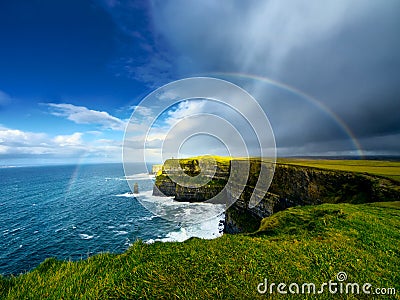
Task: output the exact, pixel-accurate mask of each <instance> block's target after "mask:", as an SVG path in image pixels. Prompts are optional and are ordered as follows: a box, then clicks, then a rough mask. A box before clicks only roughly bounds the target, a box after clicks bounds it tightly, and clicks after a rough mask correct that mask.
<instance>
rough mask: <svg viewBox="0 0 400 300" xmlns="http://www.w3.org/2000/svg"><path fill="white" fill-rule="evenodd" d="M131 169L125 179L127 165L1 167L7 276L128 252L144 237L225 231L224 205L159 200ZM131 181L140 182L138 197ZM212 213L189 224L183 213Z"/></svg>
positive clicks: (1, 265)
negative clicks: (49, 263) (53, 262)
mask: <svg viewBox="0 0 400 300" xmlns="http://www.w3.org/2000/svg"><path fill="white" fill-rule="evenodd" d="M131 169H134V170H136V171H135V172H133V173H132V174H129V175H128V176H125V174H124V170H123V166H122V164H97V165H64V166H35V167H3V168H0V235H1V244H0V274H2V275H9V274H15V275H16V274H20V273H22V272H26V271H29V270H31V269H33V268H35V267H36V266H38V265H39V264H40V263H41V262H43V260H45V259H46V258H48V257H56V258H57V259H63V260H80V259H85V258H87V257H89V256H92V255H94V254H96V253H101V252H111V253H122V252H123V251H125V250H126V249H127V248H128V247H129V246H130V245H131V244H132V243H133V242H134V241H135V240H137V239H140V240H142V241H144V242H146V243H153V242H156V241H161V242H172V241H179V242H182V241H184V240H186V239H188V238H190V237H200V238H206V239H211V238H216V237H218V236H221V234H222V233H221V231H222V223H221V221H222V220H223V218H224V216H223V209H221V207H220V206H219V207H218V206H215V205H210V204H208V205H207V204H196V203H185V202H182V203H181V202H176V201H173V199H172V198H169V197H154V196H152V188H153V181H152V180H149V176H148V174H147V173H146V169H145V168H144V167H141V166H140V165H137V169H135V168H130V170H131ZM127 179H128V180H132V181H134V182H137V183H138V185H139V194H138V195H134V194H132V192H131V191H130V188H129V185H128V183H127ZM145 206H146V207H147V208H149V209H150V210H148V209H147V208H145ZM207 214H208V215H209V216H210V218H208V219H207V218H201V217H200V218H199V220H200V222H194V223H191V222H182V216H186V217H187V216H192V217H190V218H189V219H192V220H193V219H194V220H195V219H196V218H197V216H201V215H202V216H204V215H207ZM160 216H162V217H160Z"/></svg>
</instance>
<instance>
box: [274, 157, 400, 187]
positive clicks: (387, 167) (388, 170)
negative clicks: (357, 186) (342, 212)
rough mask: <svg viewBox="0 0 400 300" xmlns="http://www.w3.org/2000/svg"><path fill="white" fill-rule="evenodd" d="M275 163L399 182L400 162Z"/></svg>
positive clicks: (333, 161) (313, 160)
mask: <svg viewBox="0 0 400 300" xmlns="http://www.w3.org/2000/svg"><path fill="white" fill-rule="evenodd" d="M277 163H283V164H291V165H298V166H306V167H314V168H320V169H329V170H339V171H348V172H357V173H368V174H372V175H378V176H383V177H387V178H391V179H393V180H396V181H399V182H400V162H394V161H380V160H333V159H332V160H327V159H321V160H318V159H294V158H279V159H278V160H277Z"/></svg>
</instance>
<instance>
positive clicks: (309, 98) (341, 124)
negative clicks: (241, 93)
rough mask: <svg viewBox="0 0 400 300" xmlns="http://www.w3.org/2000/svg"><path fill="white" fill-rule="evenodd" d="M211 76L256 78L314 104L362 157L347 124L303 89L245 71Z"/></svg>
mask: <svg viewBox="0 0 400 300" xmlns="http://www.w3.org/2000/svg"><path fill="white" fill-rule="evenodd" d="M209 75H211V76H221V77H237V78H243V79H252V80H257V81H260V82H264V83H267V84H271V85H274V86H276V87H279V88H281V89H283V90H286V91H288V92H290V93H293V94H295V95H297V96H299V97H301V98H302V99H304V100H306V101H307V102H308V103H310V104H312V105H314V106H315V107H317V108H318V109H320V110H321V111H323V112H324V113H325V114H327V115H328V116H330V117H331V118H332V119H333V120H334V121H335V123H336V124H337V125H338V126H339V127H340V128H341V129H342V130H343V132H344V133H345V134H346V135H347V136H348V137H349V139H350V140H351V142H352V144H353V145H354V148H355V149H356V152H357V155H358V156H359V157H360V158H363V157H364V154H363V150H362V148H361V145H360V143H359V142H358V140H357V138H356V137H355V135H354V134H353V132H352V131H351V129H350V128H349V127H348V126H347V124H346V123H345V122H344V121H343V120H342V119H341V118H340V117H339V116H338V115H336V114H335V113H334V112H333V111H332V110H331V109H330V108H329V107H327V106H326V105H325V104H324V103H322V102H321V101H319V100H318V99H316V98H314V97H312V96H310V95H308V94H306V93H304V92H303V91H301V90H299V89H296V88H294V87H292V86H290V85H287V84H285V83H282V82H279V81H276V80H273V79H270V78H268V77H263V76H259V75H254V74H246V73H237V72H213V73H209Z"/></svg>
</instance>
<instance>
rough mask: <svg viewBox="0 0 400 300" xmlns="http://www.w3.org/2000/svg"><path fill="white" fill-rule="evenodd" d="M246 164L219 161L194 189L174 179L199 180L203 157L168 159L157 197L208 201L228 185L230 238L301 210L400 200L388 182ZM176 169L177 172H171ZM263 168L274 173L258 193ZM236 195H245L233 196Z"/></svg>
mask: <svg viewBox="0 0 400 300" xmlns="http://www.w3.org/2000/svg"><path fill="white" fill-rule="evenodd" d="M233 163H235V164H237V165H236V167H235V168H234V170H235V171H234V172H235V174H231V173H230V172H231V164H233ZM247 163H248V162H247V161H244V160H227V159H219V160H218V159H217V160H216V169H215V174H214V175H211V174H208V175H207V174H205V177H206V178H208V183H207V184H206V185H203V186H194V187H190V186H182V185H180V184H179V183H178V184H177V183H175V181H176V180H175V181H174V180H171V179H170V176H171V177H174V176H179V174H182V173H181V172H182V170H183V172H184V173H185V174H187V175H189V176H197V175H198V174H200V171H201V168H200V167H199V166H200V164H201V158H193V159H185V160H175V161H173V160H168V161H166V162H165V164H164V166H163V168H162V171H161V174H159V175H158V176H157V177H156V182H155V186H154V190H153V194H154V195H166V196H174V197H175V200H177V201H205V200H208V199H210V198H212V197H214V196H215V195H217V194H218V193H220V192H221V191H222V190H223V189H224V187H225V186H226V187H227V189H225V190H224V193H221V194H220V197H221V198H223V200H222V201H225V202H224V203H228V202H229V203H232V202H234V204H233V205H231V206H230V207H229V208H228V209H227V211H226V213H225V228H224V231H225V232H227V233H238V232H253V231H255V230H257V229H258V227H259V225H260V221H261V219H263V218H265V217H268V216H270V215H272V214H274V213H276V212H278V211H281V210H284V209H286V208H288V207H293V206H298V205H301V206H302V205H316V204H322V203H353V204H360V203H369V202H382V201H399V200H400V184H399V183H398V182H396V181H394V180H391V179H389V178H384V177H380V176H375V175H371V174H365V173H356V172H348V171H339V170H327V169H319V168H314V167H305V166H299V165H290V164H283V163H276V164H274V165H273V166H272V165H271V164H270V163H268V162H264V161H261V160H259V159H251V160H250V165H249V166H250V167H249V171H248V173H247V172H246V170H247V169H246V168H245V167H243V168H241V167H240V164H247ZM172 165H173V166H175V169H174V168H172V167H171V166H172ZM262 165H263V166H265V167H267V168H271V167H274V168H275V173H274V177H273V179H272V182H271V185H270V188H269V190H268V192H267V193H265V191H262V190H257V189H255V186H256V184H257V180H258V175H259V173H260V168H261V166H262ZM237 166H239V167H237ZM230 174H231V175H234V176H233V181H232V180H231V181H230V182H229V184H228V185H227V182H228V178H229V175H230ZM244 176H245V177H244ZM235 178H236V179H238V178H248V180H247V182H246V185H245V187H244V189H243V191H242V185H241V184H236V182H235ZM175 179H176V177H175ZM238 191H240V192H239V193H238ZM253 193H255V194H256V195H257V197H258V200H259V203H258V204H257V205H256V206H254V207H251V205H249V201H250V197H251V195H252V194H253ZM235 194H236V195H238V194H240V196H239V197H234V196H232V195H235ZM232 197H234V198H232Z"/></svg>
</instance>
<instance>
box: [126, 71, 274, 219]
mask: <svg viewBox="0 0 400 300" xmlns="http://www.w3.org/2000/svg"><path fill="white" fill-rule="evenodd" d="M205 154H210V155H205ZM214 155H219V156H228V157H240V158H248V157H256V158H260V159H261V158H262V159H263V162H265V163H262V164H261V167H260V172H259V176H258V180H257V182H256V185H255V189H254V191H255V192H254V193H253V194H252V195H251V199H250V202H249V206H250V207H253V206H256V205H257V204H258V203H259V202H260V201H261V200H262V199H263V197H264V195H265V194H266V193H267V191H268V188H269V186H270V184H271V181H272V178H273V173H274V166H275V164H274V163H275V159H276V147H275V138H274V134H273V131H272V128H271V125H270V122H269V120H268V118H267V116H266V114H265V112H264V111H263V109H262V108H261V106H260V105H259V103H258V102H257V101H256V99H255V98H253V96H251V95H250V94H249V93H248V92H247V91H245V90H244V89H243V88H241V87H239V86H237V85H235V84H233V83H231V82H228V81H225V80H221V79H216V78H210V77H192V78H186V79H182V80H178V81H174V82H171V83H169V84H166V85H164V86H162V87H160V88H158V89H156V90H154V91H153V92H151V93H150V94H149V95H148V96H146V97H145V98H144V99H143V100H142V101H141V102H140V103H139V104H138V105H136V106H134V107H133V113H132V115H131V118H130V120H129V122H128V125H127V127H126V130H125V136H124V141H123V164H124V170H125V176H126V177H127V178H130V176H132V174H135V172H137V168H138V165H137V163H138V162H139V163H140V164H141V165H142V169H143V167H144V168H146V169H147V170H148V171H150V170H149V166H150V165H151V164H152V163H153V162H165V161H168V162H169V165H168V168H164V170H163V172H164V175H167V176H168V177H169V179H170V180H171V181H172V183H173V184H174V185H177V186H180V187H182V188H187V189H192V190H193V193H195V192H196V191H198V190H199V189H201V188H203V187H205V188H207V187H210V186H212V184H213V182H211V181H212V179H213V178H214V176H215V177H217V178H218V176H220V177H221V175H220V173H221V168H220V166H219V165H218V163H217V162H216V160H215V159H214V158H213V157H214ZM191 156H199V157H198V159H197V160H196V166H193V169H195V171H196V172H195V174H188V172H187V170H185V169H184V168H183V167H182V166H181V165H180V163H179V161H177V160H173V159H171V158H185V157H191ZM250 167H251V165H250V162H249V160H248V159H247V160H246V159H242V160H241V161H240V162H238V161H232V162H231V163H230V172H229V178H227V183H226V185H225V187H226V188H224V189H222V190H221V191H220V192H219V193H218V194H217V195H214V196H213V197H211V198H210V199H208V200H207V201H205V202H206V204H210V203H211V204H224V205H221V207H222V211H219V212H216V213H217V214H220V213H221V212H223V211H224V210H225V209H226V208H228V207H229V206H230V205H232V204H233V203H234V201H236V199H238V198H239V196H240V195H241V194H242V192H243V190H244V188H245V186H246V183H247V180H248V176H249V170H250ZM150 168H151V167H150ZM192 173H193V172H192ZM243 175H246V176H243ZM128 184H129V186H130V188H131V190H132V191H133V192H134V190H135V187H134V184H135V181H134V180H128ZM141 184H142V185H143V183H141ZM230 187H234V188H233V189H230ZM168 188H171V187H170V186H169V187H167V188H166V190H168ZM172 188H173V187H172ZM196 189H197V190H196ZM137 190H138V189H137V188H136V191H137ZM227 192H229V200H227V201H226V202H225V203H221V202H222V201H221V198H223V195H225V194H226V193H227ZM221 195H222V196H221ZM167 196H168V195H167ZM137 198H138V200H139V201H140V202H141V204H142V205H144V206H145V207H146V208H147V209H149V210H150V211H152V212H153V213H154V214H156V215H158V216H160V217H163V218H166V219H171V218H172V220H174V221H179V222H184V223H187V222H190V221H191V220H190V218H191V217H193V216H194V214H192V215H191V216H190V215H189V214H184V213H182V212H180V211H179V207H178V206H176V208H177V211H176V212H171V210H169V211H168V213H165V212H164V211H162V210H159V209H157V206H156V205H154V203H151V201H148V199H145V200H143V201H142V200H141V198H140V197H137ZM171 207H172V206H171ZM164 208H165V206H164ZM204 208H205V209H206V206H204ZM194 218H195V222H196V223H197V222H201V221H203V220H202V219H203V218H207V219H209V218H210V215H209V214H201V213H199V214H197V215H195V216H194Z"/></svg>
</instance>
